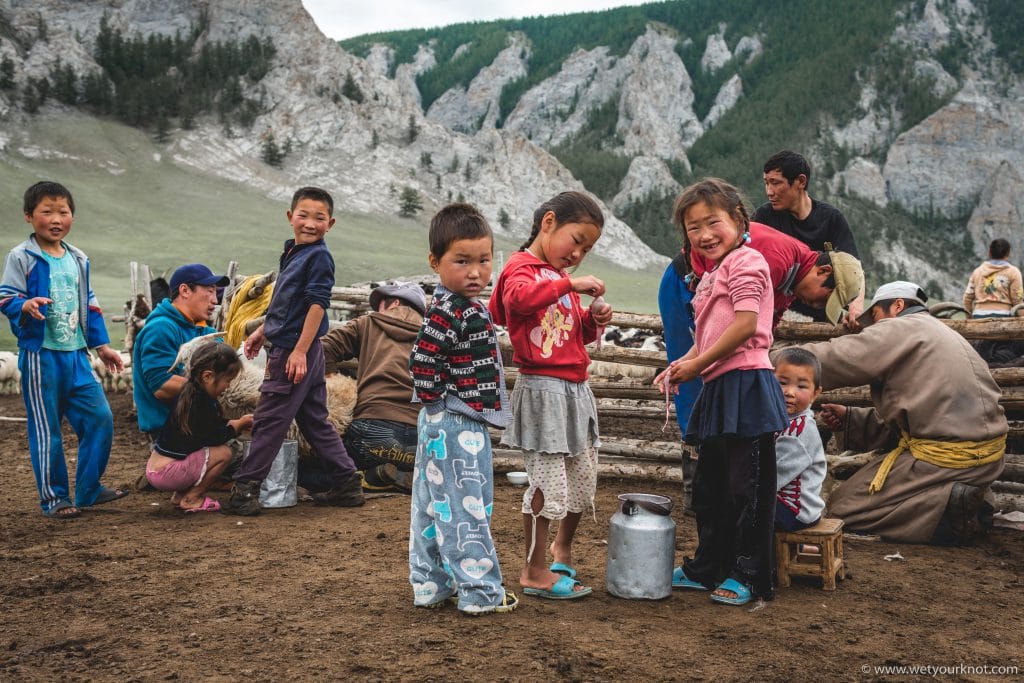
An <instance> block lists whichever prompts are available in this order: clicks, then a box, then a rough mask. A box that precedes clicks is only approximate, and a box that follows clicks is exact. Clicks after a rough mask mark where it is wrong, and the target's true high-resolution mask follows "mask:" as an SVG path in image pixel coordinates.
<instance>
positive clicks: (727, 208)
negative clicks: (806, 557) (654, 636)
mask: <svg viewBox="0 0 1024 683" xmlns="http://www.w3.org/2000/svg"><path fill="white" fill-rule="evenodd" d="M673 218H674V220H675V222H676V224H677V225H678V226H679V227H680V228H681V229H682V230H683V231H684V233H685V235H686V244H685V247H684V248H685V250H686V252H687V256H689V252H690V251H691V250H695V251H696V252H697V254H698V255H699V256H702V257H704V258H705V259H707V260H709V261H712V262H714V264H715V265H714V267H713V268H712V269H711V270H710V271H708V272H707V273H706V274H705V275H704V277H703V279H702V280H701V281H700V284H699V285H698V286H697V290H696V292H695V293H694V298H693V307H694V311H695V313H696V315H695V318H694V319H695V326H696V331H695V335H694V345H693V348H691V349H690V351H688V352H687V353H686V355H684V356H683V357H682V358H679V359H677V360H675V361H673V362H672V363H671V364H670V365H669V367H668V368H667V369H666V370H665V371H664V372H662V373H661V374H660V375H658V377H657V378H655V382H656V383H658V386H660V387H662V388H663V391H668V390H669V389H670V387H671V389H672V390H675V387H676V385H678V384H679V383H681V382H686V381H689V380H691V379H694V378H695V377H698V376H699V377H701V378H702V379H703V380H704V387H703V388H702V389H701V393H700V395H699V396H698V397H697V401H696V403H695V404H694V406H693V412H692V413H691V414H690V421H689V423H688V425H687V428H686V442H687V443H690V444H693V445H694V446H695V447H696V448H697V454H698V458H697V471H696V473H695V474H694V481H693V508H694V512H695V513H696V516H697V551H696V553H695V554H694V557H693V559H687V560H686V561H685V562H684V563H683V566H681V567H677V568H676V570H675V572H674V574H673V576H672V585H673V587H675V588H683V589H690V590H710V589H714V592H713V593H712V594H711V599H712V600H714V601H716V602H722V603H725V604H729V605H743V604H746V603H747V602H749V601H750V600H751V599H752V598H757V599H763V600H770V599H771V598H772V597H773V590H772V563H771V548H772V540H773V539H772V535H773V533H774V522H775V432H777V431H779V430H781V429H784V428H785V427H786V425H787V424H788V419H787V417H786V404H785V399H784V398H783V396H782V391H781V389H779V383H778V381H777V380H776V379H775V376H774V374H773V372H772V364H771V362H770V361H769V360H768V349H769V347H770V346H771V343H772V333H771V328H772V301H773V294H772V284H771V279H770V276H769V272H768V264H767V262H765V260H764V257H763V256H761V254H759V253H758V252H756V251H754V250H753V249H750V248H748V247H746V246H745V245H746V243H747V242H748V241H749V237H748V235H747V227H748V226H749V224H750V219H749V218H748V217H747V211H746V208H745V207H744V206H743V201H742V199H741V198H740V195H739V192H738V191H737V190H736V188H735V187H733V186H732V185H730V184H729V183H727V182H725V181H723V180H719V179H717V178H708V179H705V180H703V181H701V182H699V183H697V184H695V185H691V186H690V187H688V188H686V189H685V190H683V192H682V194H680V195H679V197H678V199H676V203H675V208H674V209H673Z"/></svg>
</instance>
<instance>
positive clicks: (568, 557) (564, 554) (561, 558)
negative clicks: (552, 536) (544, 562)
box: [548, 541, 573, 567]
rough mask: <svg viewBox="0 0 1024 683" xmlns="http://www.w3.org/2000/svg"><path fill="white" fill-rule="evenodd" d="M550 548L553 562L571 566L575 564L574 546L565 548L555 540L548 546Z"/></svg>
mask: <svg viewBox="0 0 1024 683" xmlns="http://www.w3.org/2000/svg"><path fill="white" fill-rule="evenodd" d="M548 550H549V551H551V559H552V561H553V562H558V563H560V564H564V565H568V566H570V567H571V566H573V565H572V546H569V547H567V548H563V547H561V546H558V545H555V543H554V541H552V543H551V545H550V546H549V547H548Z"/></svg>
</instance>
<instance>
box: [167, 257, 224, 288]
mask: <svg viewBox="0 0 1024 683" xmlns="http://www.w3.org/2000/svg"><path fill="white" fill-rule="evenodd" d="M229 282H231V280H229V279H228V276H227V275H214V274H213V271H212V270H210V269H209V268H207V267H206V266H204V265H203V264H202V263H189V264H188V265H185V266H182V267H181V268H178V269H177V270H176V271H174V275H172V276H171V285H170V286H171V291H172V292H176V291H178V287H180V286H181V285H203V286H204V287H209V286H210V285H216V286H217V287H227V286H228V283H229Z"/></svg>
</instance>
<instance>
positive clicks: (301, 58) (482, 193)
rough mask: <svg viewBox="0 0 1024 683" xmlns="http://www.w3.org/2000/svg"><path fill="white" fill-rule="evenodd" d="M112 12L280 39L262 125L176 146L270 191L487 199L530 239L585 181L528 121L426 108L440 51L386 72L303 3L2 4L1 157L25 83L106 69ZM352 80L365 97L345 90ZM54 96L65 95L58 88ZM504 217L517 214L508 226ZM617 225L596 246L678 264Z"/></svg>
mask: <svg viewBox="0 0 1024 683" xmlns="http://www.w3.org/2000/svg"><path fill="white" fill-rule="evenodd" d="M102 22H105V23H106V25H107V26H108V27H110V28H111V29H113V30H117V31H120V32H121V33H122V34H124V35H128V36H131V35H139V36H142V37H148V36H151V35H163V36H174V35H175V34H179V35H184V34H188V33H189V32H190V31H192V30H193V28H194V27H196V26H202V27H203V30H202V34H201V35H200V36H199V39H198V42H197V43H196V45H195V46H194V48H193V49H194V50H196V51H198V50H199V49H200V47H201V46H202V45H203V44H205V43H213V42H217V41H232V40H235V41H237V40H242V39H245V38H246V37H248V36H250V35H255V36H257V37H258V38H260V39H265V38H268V37H269V38H270V39H271V40H272V41H273V45H274V47H275V48H276V53H275V56H274V58H273V60H272V62H271V64H270V68H269V70H268V71H267V72H266V74H265V75H263V77H262V78H261V79H260V80H259V82H258V83H249V82H246V81H244V80H242V81H240V82H241V83H242V85H243V88H244V92H243V93H242V96H243V97H244V98H245V99H246V100H251V101H253V102H256V103H258V113H257V114H256V115H255V116H254V118H253V120H252V121H251V125H250V126H249V127H247V128H243V127H240V126H234V125H225V124H224V123H223V122H221V121H218V120H217V118H216V117H215V116H211V115H207V116H201V117H198V118H197V119H196V121H195V122H194V124H193V125H192V126H191V127H190V128H184V127H183V128H180V129H174V130H172V131H171V133H170V135H169V136H168V142H167V152H168V154H169V155H170V156H171V157H172V158H173V159H174V160H175V161H176V162H177V163H178V164H180V165H182V166H186V167H192V168H195V169H197V170H199V171H202V172H205V173H212V174H216V175H218V176H222V177H225V178H228V179H231V180H235V181H237V182H239V183H244V184H246V185H248V186H250V187H254V188H258V189H260V190H262V191H263V192H265V193H266V194H267V195H268V196H273V197H278V198H281V199H286V198H288V197H290V195H291V192H292V191H293V190H294V188H295V187H296V186H298V185H300V184H308V183H311V182H315V183H317V184H322V185H323V186H325V187H327V188H329V189H330V190H331V191H332V193H333V194H334V196H335V198H336V201H337V203H338V205H339V206H340V207H341V208H343V209H345V210H349V211H355V212H366V213H374V212H380V213H392V214H393V213H394V212H395V207H396V205H397V204H398V201H399V195H400V194H401V193H402V192H403V191H405V190H406V189H407V188H410V191H413V192H415V193H418V197H419V200H420V203H421V204H422V206H423V211H424V212H425V213H426V214H427V215H429V214H430V213H431V212H433V211H434V210H436V209H437V208H439V207H440V206H442V205H444V204H445V203H447V202H449V201H453V200H455V199H458V198H460V197H461V198H464V200H465V201H469V202H472V203H474V204H476V205H477V206H479V207H480V208H481V210H483V211H484V212H485V214H486V215H487V216H488V217H489V219H490V221H491V223H492V225H493V227H494V228H495V230H496V231H499V232H504V233H507V234H508V235H509V236H510V237H525V235H526V234H527V233H528V232H529V229H530V225H529V221H530V220H531V219H532V214H533V210H534V209H535V208H536V207H537V206H539V205H540V204H541V203H542V202H543V201H545V200H546V199H548V198H549V197H551V196H553V195H554V194H556V193H557V192H560V191H563V190H567V189H584V187H583V184H582V183H581V182H580V181H579V180H577V179H576V178H574V177H573V176H572V174H571V173H570V172H569V171H568V170H566V168H565V167H564V166H563V165H562V164H561V163H560V162H559V161H558V160H557V159H556V158H555V157H553V156H552V155H551V154H549V153H548V152H547V151H545V150H544V149H543V148H542V147H540V146H538V145H535V144H533V143H531V142H530V141H529V140H528V139H526V137H524V136H523V135H521V134H519V133H517V132H515V131H510V130H497V129H495V128H494V127H493V126H489V127H487V128H486V129H485V130H483V131H480V132H477V133H474V134H465V133H461V132H458V131H457V130H454V129H453V128H451V127H449V126H446V125H444V124H442V123H438V122H435V121H433V120H431V119H429V118H427V117H426V116H425V115H424V114H423V112H422V109H421V108H420V104H419V101H418V95H417V93H416V91H415V84H414V80H413V78H414V76H413V75H412V74H411V73H410V71H411V70H412V72H413V74H414V70H415V69H417V68H419V69H422V68H426V66H428V65H429V64H430V58H429V56H427V55H426V54H424V56H423V57H422V58H421V60H419V61H418V62H416V63H415V64H414V65H412V66H411V70H410V68H406V69H399V70H397V73H395V75H394V77H393V78H392V77H389V76H388V74H387V73H386V69H383V68H382V63H383V62H386V59H387V57H386V54H381V53H379V52H378V53H375V54H372V55H369V56H367V57H366V58H362V57H357V56H355V55H353V54H351V53H349V52H346V51H345V50H343V49H342V48H341V47H339V46H338V44H337V43H336V42H334V41H332V40H330V39H328V38H327V37H326V36H324V35H323V34H322V33H321V32H320V30H319V29H318V28H317V27H316V25H315V23H314V22H313V20H312V19H311V17H310V16H309V15H308V13H307V12H306V11H305V10H304V9H303V7H302V5H301V2H300V0H273V1H270V0H168V1H162V2H153V1H152V0H117V1H114V2H110V1H104V0H76V1H75V2H69V1H67V0H39V1H38V2H33V3H22V2H12V1H11V0H0V60H3V62H5V63H7V64H9V65H11V66H9V67H7V69H8V70H9V71H10V73H9V78H8V81H9V82H8V83H7V85H8V87H6V88H0V154H15V153H19V150H20V148H21V147H22V146H23V142H22V141H21V140H20V138H19V135H20V132H19V122H21V121H24V120H25V119H26V117H28V116H31V115H32V113H30V112H29V111H26V106H25V102H26V99H25V98H24V97H22V93H24V92H26V88H29V89H31V88H32V87H33V86H32V84H33V83H37V82H38V81H39V80H41V79H47V78H50V79H51V81H52V80H53V75H54V73H55V72H57V70H58V69H61V68H63V69H68V68H70V69H71V70H72V71H73V72H74V73H75V74H76V75H77V77H78V78H80V79H84V78H85V77H86V76H87V75H88V74H93V73H96V72H99V71H100V70H101V68H100V66H99V64H97V61H96V51H95V48H94V46H95V44H96V39H97V36H98V35H99V33H100V30H101V23H102ZM347 80H348V81H350V82H351V83H354V84H355V87H356V88H358V91H359V92H360V94H361V97H360V98H357V99H361V100H362V101H356V100H355V99H349V98H348V97H343V96H339V93H341V92H342V91H343V90H344V89H345V88H346V81H347ZM43 106H45V107H48V108H50V109H52V110H59V109H60V108H61V107H64V106H66V105H61V104H59V103H56V102H54V101H53V99H52V98H50V99H49V100H46V103H45V104H44V105H43ZM455 106H458V105H457V104H456V105H455ZM269 136H272V139H273V140H276V141H280V142H282V143H286V144H287V146H288V147H289V148H290V152H289V153H288V155H287V156H286V157H285V159H284V160H283V163H282V164H281V168H280V169H276V168H271V167H269V166H268V165H267V164H266V163H265V162H264V160H263V151H264V149H265V144H266V142H267V140H268V139H270V138H269ZM41 153H43V154H59V153H60V151H59V150H49V151H43V152H41ZM503 215H508V216H509V217H511V221H510V222H509V223H508V227H507V228H505V227H503V226H502V225H501V220H500V217H501V216H503ZM604 232H605V236H604V239H602V240H601V242H600V243H599V245H598V247H597V253H600V254H602V255H604V256H606V257H608V258H609V259H611V260H613V261H615V262H617V263H620V264H622V265H626V266H628V267H635V268H639V267H643V266H646V265H649V264H652V263H661V262H664V261H665V258H664V257H663V256H661V255H658V254H656V253H655V252H654V251H652V250H651V249H650V248H649V247H648V246H647V245H646V244H644V243H643V242H642V241H640V240H639V239H638V238H637V236H636V235H635V234H634V233H633V231H632V230H631V229H630V228H629V227H628V226H627V225H626V224H625V223H623V222H622V221H621V220H619V219H617V218H616V217H615V216H614V215H613V214H612V212H611V211H609V212H608V220H607V223H606V225H605V231H604Z"/></svg>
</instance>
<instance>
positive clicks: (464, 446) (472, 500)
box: [409, 410, 505, 609]
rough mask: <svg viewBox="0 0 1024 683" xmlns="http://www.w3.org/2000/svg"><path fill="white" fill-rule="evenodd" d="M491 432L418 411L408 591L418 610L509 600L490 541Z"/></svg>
mask: <svg viewBox="0 0 1024 683" xmlns="http://www.w3.org/2000/svg"><path fill="white" fill-rule="evenodd" d="M491 459H492V453H491V439H490V435H489V434H488V433H487V425H486V424H484V423H483V422H477V421H476V420H472V419H470V418H468V417H466V416H464V415H459V414H457V413H451V412H448V411H447V410H446V411H443V412H441V413H438V414H437V415H434V416H428V415H427V412H426V410H421V411H420V417H419V442H418V443H417V446H416V465H415V468H414V470H413V484H412V522H411V525H410V529H409V535H410V537H411V541H410V543H409V583H411V584H412V588H413V603H414V604H416V605H418V606H427V605H433V604H435V603H438V602H441V601H442V600H445V599H447V598H449V597H451V596H452V595H455V594H458V596H459V609H465V608H466V607H468V606H470V605H472V606H477V607H483V606H489V605H499V604H501V602H502V600H503V599H504V597H505V589H504V588H502V585H501V583H502V581H501V567H500V566H499V565H498V553H497V552H495V550H494V541H493V540H492V539H491V511H492V509H493V507H494V473H493V469H492V466H491Z"/></svg>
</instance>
